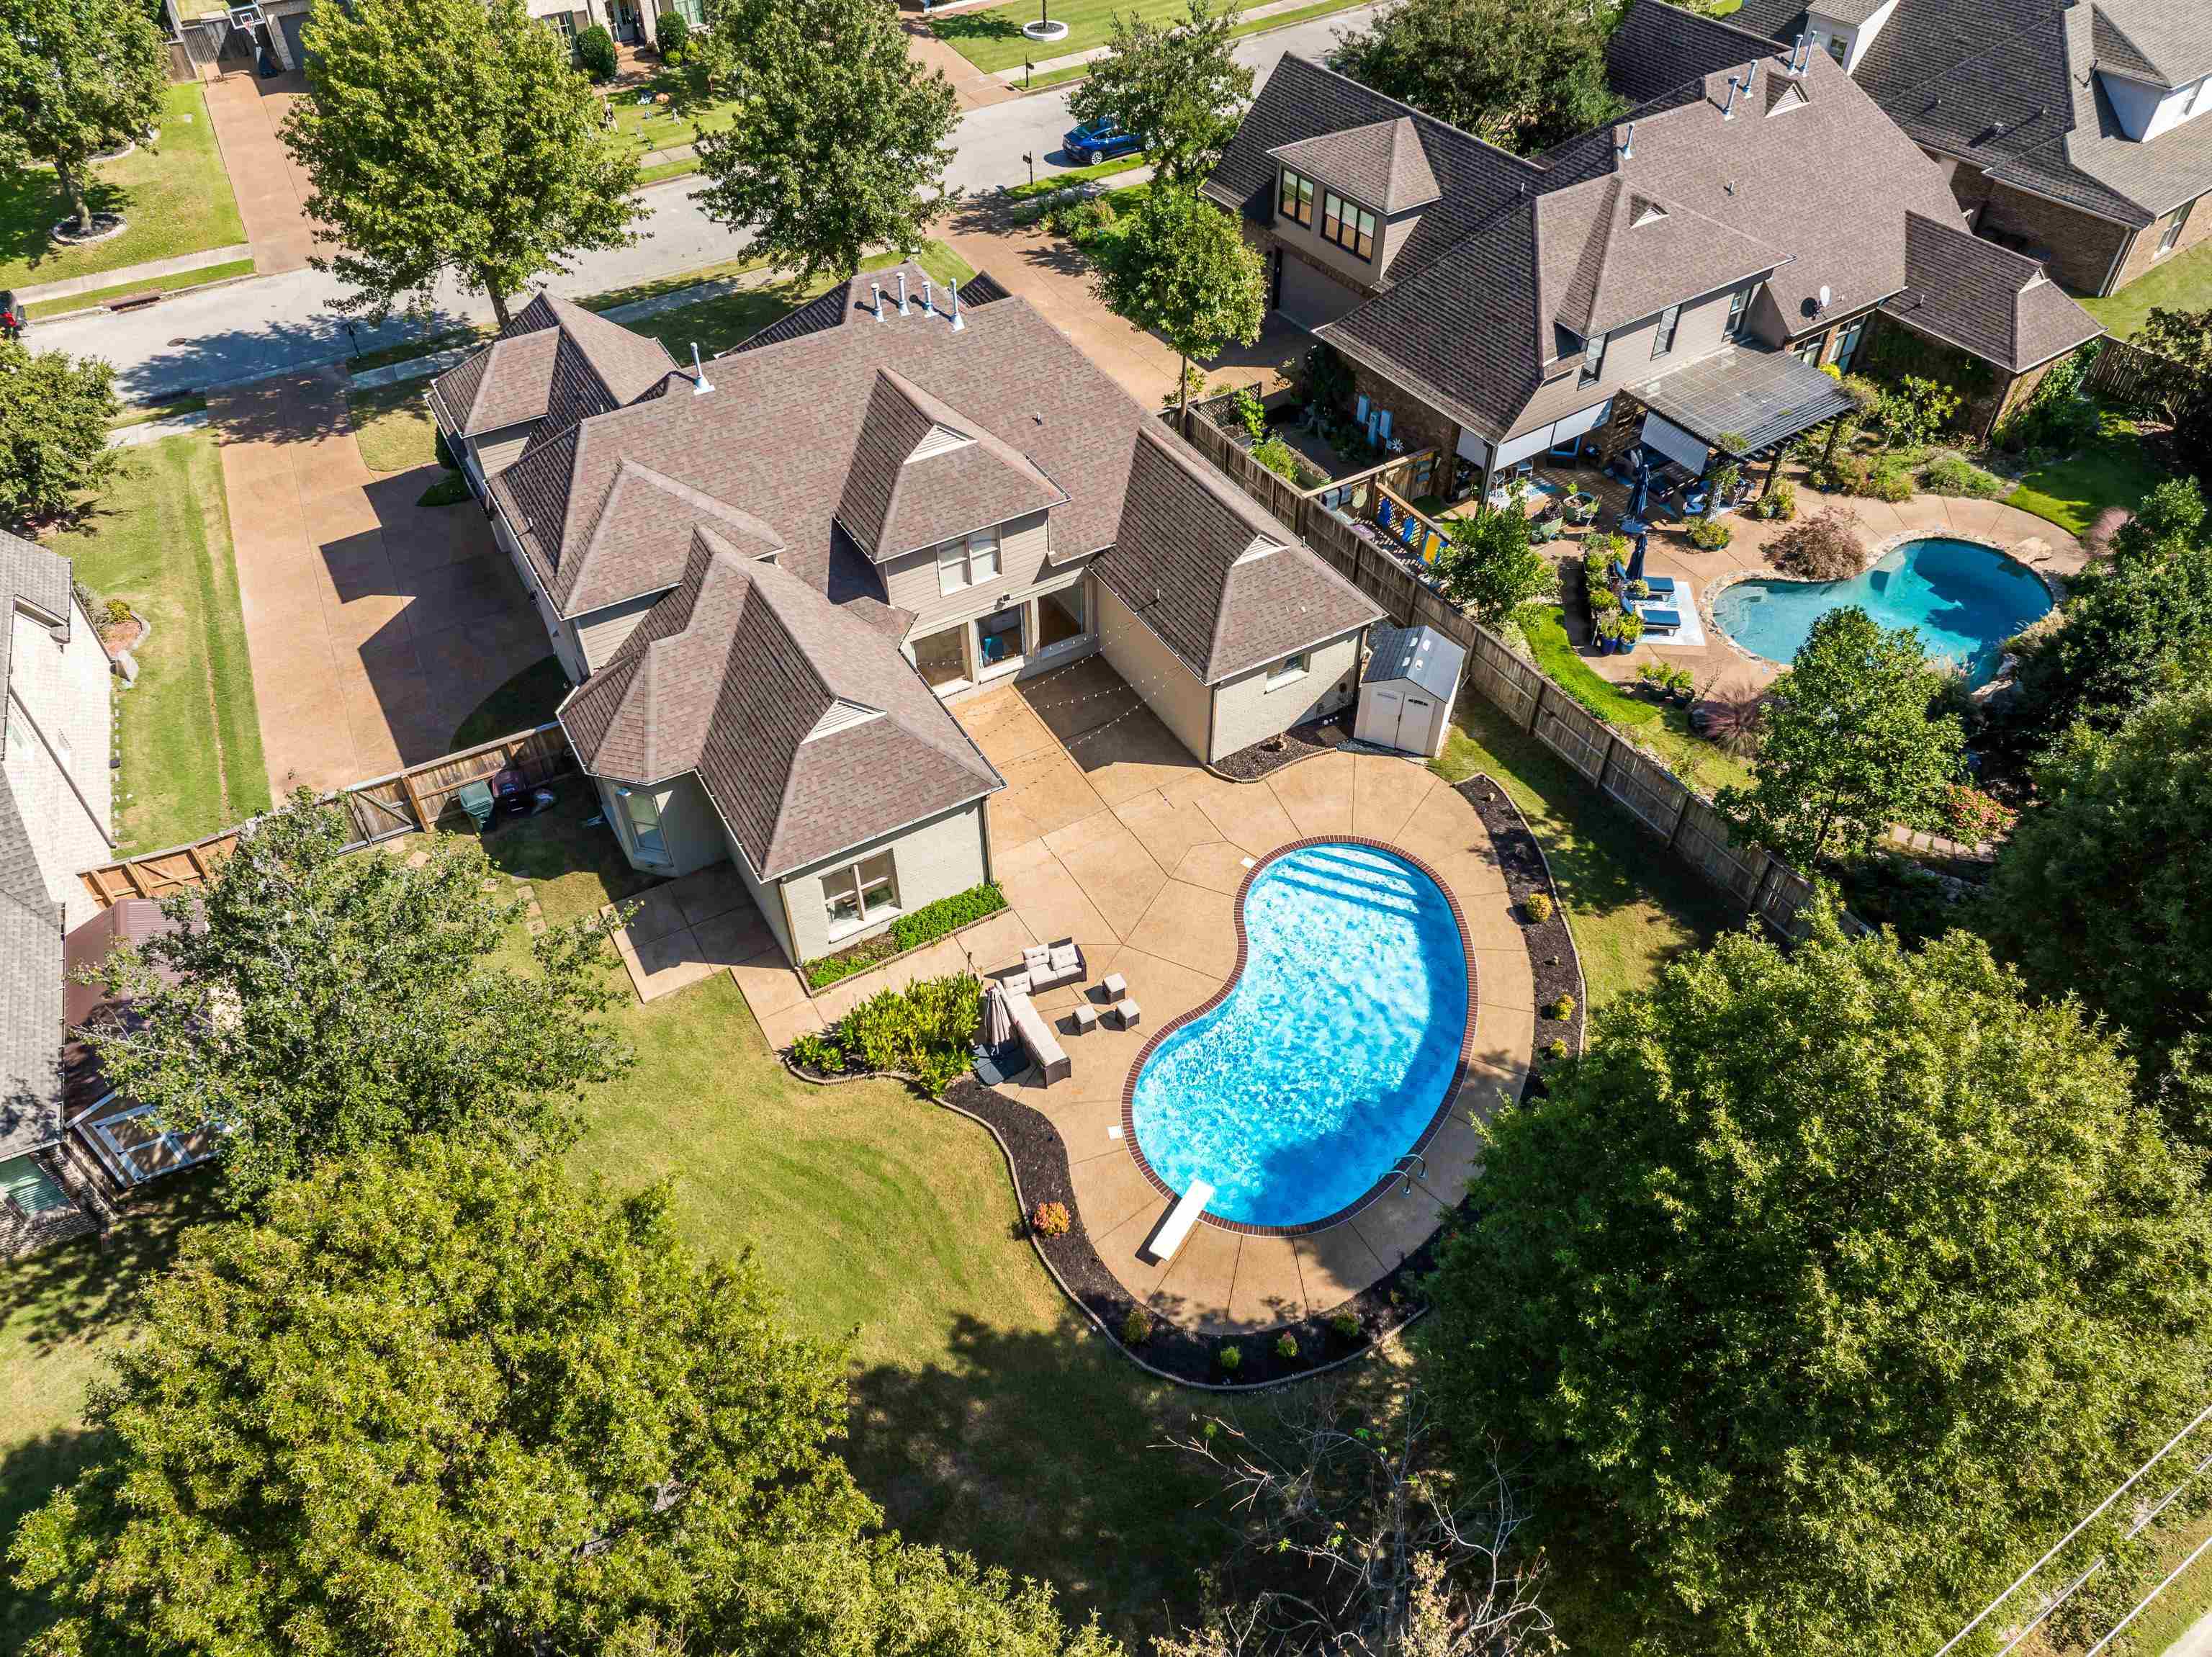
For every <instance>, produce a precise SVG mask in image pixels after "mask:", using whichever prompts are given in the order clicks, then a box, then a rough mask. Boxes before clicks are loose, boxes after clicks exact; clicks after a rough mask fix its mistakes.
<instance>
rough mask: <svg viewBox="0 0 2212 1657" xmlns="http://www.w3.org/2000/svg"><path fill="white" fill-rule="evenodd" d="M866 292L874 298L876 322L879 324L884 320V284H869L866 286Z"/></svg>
mask: <svg viewBox="0 0 2212 1657" xmlns="http://www.w3.org/2000/svg"><path fill="white" fill-rule="evenodd" d="M868 291H869V292H870V293H872V294H873V295H875V296H876V320H877V321H878V322H880V321H882V320H884V284H883V283H880V282H871V283H869V284H868Z"/></svg>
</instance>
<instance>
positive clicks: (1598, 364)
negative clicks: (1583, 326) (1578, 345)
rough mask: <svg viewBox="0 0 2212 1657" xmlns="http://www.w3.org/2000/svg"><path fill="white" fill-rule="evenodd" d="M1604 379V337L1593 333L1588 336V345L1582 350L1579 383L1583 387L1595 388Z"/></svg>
mask: <svg viewBox="0 0 2212 1657" xmlns="http://www.w3.org/2000/svg"><path fill="white" fill-rule="evenodd" d="M1604 377H1605V336H1604V335H1603V334H1601V333H1595V334H1592V335H1591V336H1590V338H1589V344H1588V345H1586V346H1584V347H1583V375H1582V380H1581V382H1580V383H1582V384H1583V385H1585V386H1595V384H1597V382H1598V381H1601V380H1602V379H1603V378H1604Z"/></svg>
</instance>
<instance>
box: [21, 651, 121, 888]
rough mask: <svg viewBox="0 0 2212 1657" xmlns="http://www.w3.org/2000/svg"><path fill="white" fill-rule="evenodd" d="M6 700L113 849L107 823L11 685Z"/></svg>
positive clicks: (109, 847)
mask: <svg viewBox="0 0 2212 1657" xmlns="http://www.w3.org/2000/svg"><path fill="white" fill-rule="evenodd" d="M8 700H9V701H10V702H12V703H14V704H15V705H16V706H17V707H18V708H21V709H22V710H23V722H24V723H25V724H26V725H28V726H29V727H30V728H31V734H32V735H33V736H35V737H37V738H38V739H39V746H40V747H42V748H44V749H45V750H46V758H49V759H51V760H52V761H53V762H54V769H55V770H56V771H59V772H60V773H61V774H62V781H63V782H64V783H68V784H69V791H70V793H71V794H73V795H76V802H77V804H79V805H80V806H82V807H84V814H85V816H86V817H87V818H88V819H91V822H92V825H93V827H94V828H96V829H98V830H99V831H100V838H101V839H103V840H105V841H106V842H107V849H108V850H110V851H112V850H115V837H114V836H113V835H112V834H110V833H109V832H107V825H106V824H105V823H103V822H101V821H100V813H98V812H96V811H94V809H93V808H92V801H89V800H88V799H86V798H85V797H84V790H83V789H81V788H79V787H77V785H76V777H74V776H72V775H71V774H70V768H69V766H68V765H67V764H66V763H64V760H63V758H62V757H61V755H59V754H58V753H57V752H54V745H53V744H52V743H51V742H49V741H47V740H46V733H45V732H44V731H42V730H40V728H39V722H38V721H37V720H36V719H34V718H33V717H32V716H31V710H30V706H29V704H27V703H26V702H25V701H24V700H23V698H22V696H21V694H20V693H19V692H18V691H16V689H15V686H14V685H9V687H8Z"/></svg>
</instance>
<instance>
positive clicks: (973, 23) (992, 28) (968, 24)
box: [926, 6, 1026, 50]
mask: <svg viewBox="0 0 2212 1657" xmlns="http://www.w3.org/2000/svg"><path fill="white" fill-rule="evenodd" d="M1025 20H1026V14H1024V16H1023V17H1016V16H1015V15H1013V8H1012V7H1011V6H993V7H991V8H989V9H987V10H983V11H968V12H960V13H957V14H956V15H953V16H951V17H933V18H932V19H931V20H930V21H929V22H928V24H927V26H926V27H927V32H928V33H929V34H934V35H935V36H936V37H937V38H938V39H939V40H942V41H944V42H945V44H946V45H947V46H951V45H952V44H953V42H955V41H957V40H1017V39H1018V38H1019V37H1020V35H1021V32H1022V24H1023V22H1024V21H1025ZM955 49H956V50H957V47H956V48H955Z"/></svg>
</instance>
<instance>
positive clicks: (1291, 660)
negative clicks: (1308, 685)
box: [1267, 650, 1309, 691]
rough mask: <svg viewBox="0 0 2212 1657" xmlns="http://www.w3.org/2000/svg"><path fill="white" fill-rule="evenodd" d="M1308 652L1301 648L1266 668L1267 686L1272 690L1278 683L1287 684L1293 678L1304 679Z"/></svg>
mask: <svg viewBox="0 0 2212 1657" xmlns="http://www.w3.org/2000/svg"><path fill="white" fill-rule="evenodd" d="M1308 654H1309V653H1308V652H1306V651H1304V650H1301V651H1299V652H1298V653H1297V655H1294V656H1285V657H1284V658H1283V659H1282V660H1281V661H1279V662H1277V663H1276V664H1275V665H1274V666H1273V667H1270V668H1269V669H1267V688H1268V689H1269V690H1271V691H1272V690H1273V689H1274V688H1275V686H1277V685H1287V684H1289V683H1290V682H1291V680H1292V679H1304V677H1305V676H1306V667H1307V666H1308V662H1307V656H1308Z"/></svg>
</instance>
